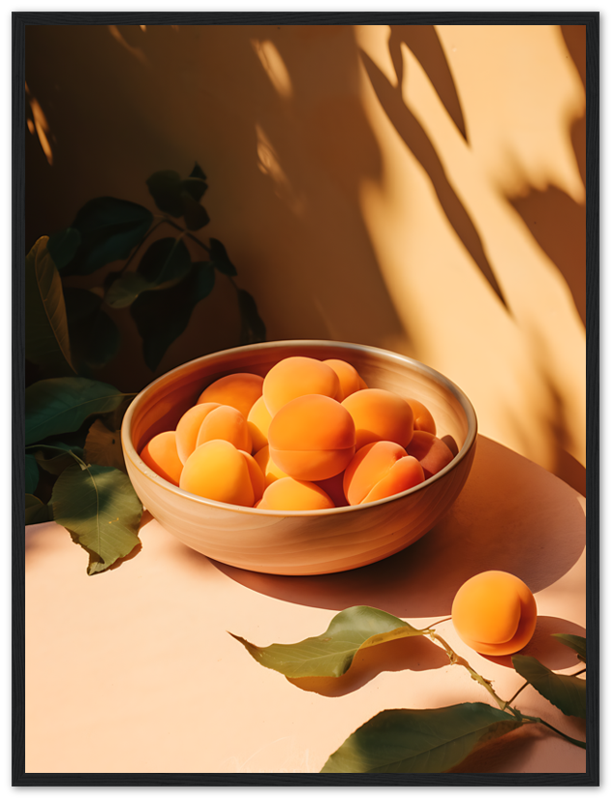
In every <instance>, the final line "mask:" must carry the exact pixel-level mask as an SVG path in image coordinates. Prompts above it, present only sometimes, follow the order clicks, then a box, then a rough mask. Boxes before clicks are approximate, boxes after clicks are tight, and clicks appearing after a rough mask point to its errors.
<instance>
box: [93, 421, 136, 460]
mask: <svg viewBox="0 0 613 800" xmlns="http://www.w3.org/2000/svg"><path fill="white" fill-rule="evenodd" d="M85 458H86V460H87V462H88V463H90V464H98V465H100V466H101V467H115V468H116V469H120V470H121V471H122V472H125V471H126V464H125V461H124V458H123V450H122V447H121V433H120V431H110V430H109V429H108V428H107V427H106V425H105V424H104V423H103V422H102V421H101V420H99V419H97V420H96V421H95V422H94V423H93V425H92V426H91V428H90V429H89V433H88V434H87V439H86V440H85Z"/></svg>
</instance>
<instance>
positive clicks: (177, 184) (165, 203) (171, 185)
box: [147, 169, 183, 217]
mask: <svg viewBox="0 0 613 800" xmlns="http://www.w3.org/2000/svg"><path fill="white" fill-rule="evenodd" d="M147 186H148V187H149V192H150V194H151V197H153V199H154V201H155V204H156V206H157V207H158V208H159V209H160V211H163V212H164V213H165V214H170V216H171V217H180V216H182V214H183V204H182V203H181V198H180V194H181V177H180V175H179V173H178V172H174V170H169V169H166V170H160V171H159V172H154V173H153V175H152V176H151V177H150V178H147Z"/></svg>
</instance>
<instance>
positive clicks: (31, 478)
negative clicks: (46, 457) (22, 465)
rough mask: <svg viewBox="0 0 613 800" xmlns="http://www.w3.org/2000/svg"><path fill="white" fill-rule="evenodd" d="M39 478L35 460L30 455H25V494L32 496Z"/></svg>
mask: <svg viewBox="0 0 613 800" xmlns="http://www.w3.org/2000/svg"><path fill="white" fill-rule="evenodd" d="M39 478H40V475H39V472H38V464H37V463H36V459H35V458H34V456H32V455H26V494H34V492H35V491H36V487H37V486H38V480H39Z"/></svg>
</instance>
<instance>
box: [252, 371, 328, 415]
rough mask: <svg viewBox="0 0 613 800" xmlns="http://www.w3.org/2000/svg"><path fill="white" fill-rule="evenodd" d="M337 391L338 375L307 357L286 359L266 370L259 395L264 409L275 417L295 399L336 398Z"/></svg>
mask: <svg viewBox="0 0 613 800" xmlns="http://www.w3.org/2000/svg"><path fill="white" fill-rule="evenodd" d="M339 389H340V383H339V379H338V375H337V374H336V372H335V371H334V370H333V369H332V367H329V366H328V365H327V364H324V363H323V361H319V360H318V359H316V358H308V357H307V356H289V357H288V358H284V359H282V360H281V361H279V362H277V363H276V364H275V365H274V367H271V369H269V370H268V372H267V374H266V377H265V378H264V384H263V387H262V393H263V397H264V402H265V404H266V408H267V409H268V410H269V412H270V413H271V414H272V415H273V417H274V415H275V414H276V413H277V411H279V410H280V409H281V408H282V407H283V406H284V405H285V404H286V403H289V402H290V401H291V400H294V399H295V398H296V397H301V396H303V395H307V394H321V395H325V396H326V397H332V398H335V397H336V396H337V395H338V392H339Z"/></svg>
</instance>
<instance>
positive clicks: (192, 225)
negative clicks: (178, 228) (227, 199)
mask: <svg viewBox="0 0 613 800" xmlns="http://www.w3.org/2000/svg"><path fill="white" fill-rule="evenodd" d="M181 202H182V203H183V216H184V218H185V225H186V227H187V229H188V230H190V231H198V230H200V228H204V226H205V225H208V224H209V222H210V219H209V215H208V214H207V211H206V208H205V207H204V206H201V205H200V203H198V202H197V200H194V198H193V197H192V196H191V195H190V194H189V193H188V192H186V191H183V192H181Z"/></svg>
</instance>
